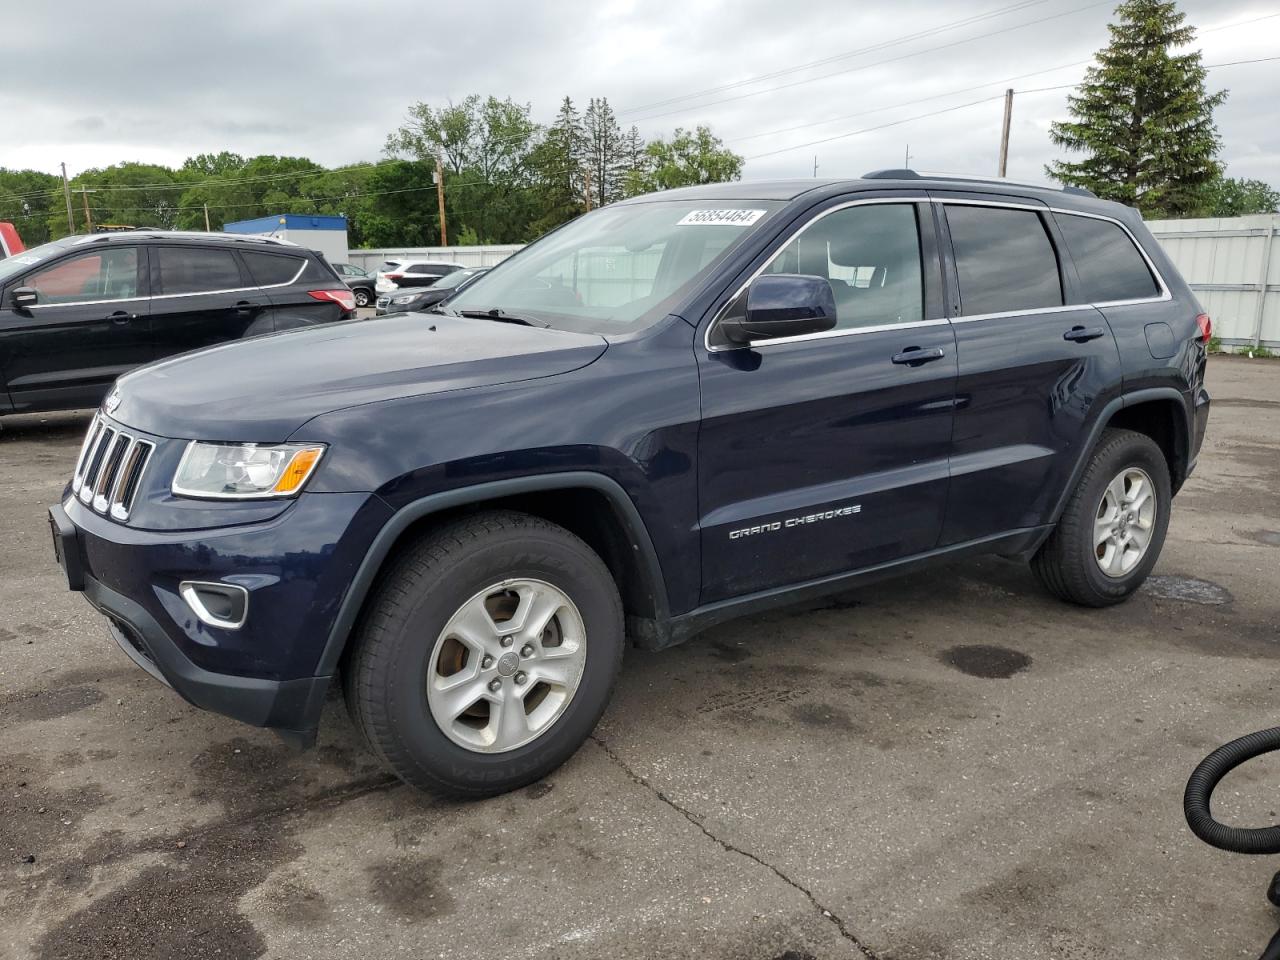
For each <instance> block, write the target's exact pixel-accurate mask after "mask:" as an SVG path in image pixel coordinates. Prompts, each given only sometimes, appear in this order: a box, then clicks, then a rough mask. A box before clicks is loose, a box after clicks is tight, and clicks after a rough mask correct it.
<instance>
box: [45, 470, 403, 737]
mask: <svg viewBox="0 0 1280 960" xmlns="http://www.w3.org/2000/svg"><path fill="white" fill-rule="evenodd" d="M389 514H390V510H389V508H387V507H386V505H385V504H384V503H382V501H381V500H379V499H378V498H377V497H370V496H368V495H366V494H310V495H308V494H304V495H303V496H302V497H300V498H299V499H298V500H297V501H296V502H294V503H292V504H290V506H289V508H288V509H287V510H286V511H285V512H284V513H283V514H281V515H280V516H279V517H276V518H273V519H272V520H270V521H268V522H265V523H257V524H248V525H244V526H241V527H231V528H220V529H214V530H195V531H185V532H182V533H170V532H153V531H140V530H135V529H132V528H129V527H127V526H124V525H121V524H118V523H115V522H113V521H110V520H108V519H106V518H104V517H101V516H98V515H97V514H94V513H93V512H92V511H90V510H88V509H86V508H84V507H83V505H82V504H80V502H79V501H77V500H75V499H68V500H66V501H64V502H63V503H61V504H57V505H55V506H53V507H51V508H50V509H49V521H50V526H51V527H52V532H53V536H54V544H55V551H56V553H57V554H58V559H59V561H60V563H61V565H62V567H63V569H64V570H65V571H66V574H67V584H68V587H69V588H70V589H72V590H79V591H81V592H83V593H84V595H85V598H86V599H87V600H88V601H89V603H90V604H92V606H93V607H94V608H95V609H97V610H98V611H99V612H100V613H102V614H103V615H104V616H105V617H106V618H107V624H108V629H109V631H110V633H111V635H112V636H113V637H114V638H115V640H116V642H117V643H118V644H119V645H120V648H121V649H122V650H123V651H124V652H125V653H126V654H127V655H128V656H129V658H130V659H131V660H133V661H134V663H136V664H137V665H138V666H139V667H141V668H142V669H144V670H146V671H147V673H149V674H151V675H152V676H153V677H155V678H156V679H157V680H160V681H161V682H162V683H164V684H166V685H167V686H169V687H171V688H173V690H174V691H176V692H177V693H178V694H179V695H180V696H182V697H183V699H185V700H187V701H188V702H189V703H191V704H194V705H195V706H197V707H201V708H203V709H205V710H212V711H214V712H216V713H221V714H224V715H226V716H229V717H232V718H234V719H236V720H240V721H242V722H244V723H248V724H252V725H254V726H259V727H270V728H272V729H273V730H275V731H276V732H278V733H280V734H281V735H282V736H284V737H285V738H286V739H288V740H290V741H292V742H295V743H298V744H300V745H302V746H308V745H310V744H311V743H312V742H314V739H315V731H316V728H317V726H318V724H319V720H320V712H321V709H322V707H323V705H324V699H325V694H326V691H327V690H328V687H329V683H330V681H331V680H332V676H331V675H330V674H328V673H322V672H320V671H319V670H318V669H317V667H318V664H319V661H320V656H321V654H322V652H323V648H324V645H325V643H326V641H327V639H328V636H329V632H330V628H331V627H332V625H333V623H334V621H335V619H336V615H337V611H338V608H339V605H340V601H341V598H342V596H343V595H344V594H345V592H346V586H347V584H348V583H349V582H350V579H351V577H352V576H353V575H354V572H355V569H356V567H357V566H358V565H359V562H360V560H361V559H363V556H364V553H365V551H366V550H367V549H368V545H369V543H370V542H371V541H372V538H373V536H374V535H375V534H376V532H377V530H378V529H380V528H381V525H382V523H383V522H385V519H386V517H387V516H388V515H389ZM189 579H195V580H202V581H222V582H227V583H234V584H236V585H242V586H244V587H246V588H247V589H248V593H249V611H248V616H247V618H246V621H245V624H244V626H243V627H241V628H239V629H224V628H219V627H215V626H211V625H208V624H206V623H203V622H201V621H200V620H199V618H198V617H197V616H196V615H195V613H194V612H193V611H192V610H191V609H190V607H188V606H187V605H186V603H185V601H183V600H182V598H181V597H180V595H179V594H178V592H177V584H178V583H179V582H180V580H189Z"/></svg>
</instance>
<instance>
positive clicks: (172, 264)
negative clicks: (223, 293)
mask: <svg viewBox="0 0 1280 960" xmlns="http://www.w3.org/2000/svg"><path fill="white" fill-rule="evenodd" d="M155 251H156V254H157V256H158V259H159V263H160V290H159V293H161V294H175V293H213V292H216V291H219V290H237V289H242V288H243V287H244V286H245V282H244V280H243V278H242V277H241V276H240V265H239V264H238V263H236V258H235V255H234V254H232V252H231V251H230V250H220V249H218V248H216V247H209V248H200V247H156V248H155Z"/></svg>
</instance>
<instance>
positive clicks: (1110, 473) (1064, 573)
mask: <svg viewBox="0 0 1280 960" xmlns="http://www.w3.org/2000/svg"><path fill="white" fill-rule="evenodd" d="M1129 467H1138V468H1140V469H1142V470H1144V471H1146V473H1147V475H1148V476H1149V477H1151V480H1152V483H1153V485H1154V488H1155V497H1156V515H1155V519H1154V524H1153V528H1152V532H1151V540H1150V543H1149V545H1148V547H1147V552H1146V553H1145V554H1144V555H1143V557H1142V559H1141V560H1140V561H1139V562H1138V564H1137V565H1136V566H1134V568H1133V569H1132V570H1130V571H1129V572H1128V573H1127V574H1125V575H1124V576H1121V577H1111V576H1108V575H1107V574H1105V573H1104V572H1103V571H1102V569H1101V568H1100V566H1099V564H1098V561H1097V560H1096V558H1095V556H1094V552H1093V551H1094V546H1093V526H1094V519H1095V517H1096V516H1097V510H1098V507H1099V504H1100V503H1101V502H1102V497H1103V494H1104V492H1105V491H1106V487H1107V484H1109V483H1110V482H1111V481H1112V480H1113V479H1114V478H1115V477H1116V476H1117V475H1118V474H1119V473H1120V472H1121V471H1123V470H1125V469H1127V468H1129ZM1172 503H1173V494H1172V491H1171V487H1170V483H1169V465H1168V463H1167V462H1166V460H1165V457H1164V453H1163V452H1162V451H1161V449H1160V447H1159V446H1157V445H1156V443H1155V441H1154V440H1152V439H1151V438H1150V437H1148V436H1147V435H1146V434H1143V433H1135V432H1134V431H1132V430H1119V429H1108V430H1105V431H1103V434H1102V438H1101V440H1099V441H1098V445H1097V447H1096V448H1094V451H1093V453H1092V454H1091V455H1090V457H1089V462H1088V464H1087V465H1086V466H1085V470H1084V474H1083V475H1082V476H1081V477H1080V482H1079V483H1077V484H1076V488H1075V490H1073V491H1072V492H1071V497H1070V498H1069V499H1068V500H1067V505H1066V507H1065V508H1064V509H1063V511H1062V516H1061V517H1060V518H1059V520H1058V524H1057V526H1056V527H1055V528H1054V530H1053V533H1052V534H1050V535H1049V539H1047V540H1046V541H1045V542H1044V544H1043V545H1042V546H1041V547H1040V549H1039V551H1038V552H1037V553H1036V555H1035V556H1034V557H1033V558H1032V560H1031V569H1032V570H1033V571H1035V574H1036V577H1037V578H1038V579H1039V580H1040V582H1041V583H1042V584H1044V586H1045V589H1047V590H1048V591H1049V592H1050V593H1052V594H1053V595H1054V596H1056V597H1058V598H1059V599H1061V600H1065V601H1067V602H1068V603H1076V604H1080V605H1081V606H1086V607H1106V606H1110V605H1111V604H1115V603H1119V602H1121V601H1122V600H1125V599H1127V598H1128V597H1129V596H1130V595H1131V594H1132V593H1133V592H1134V591H1135V590H1137V589H1138V587H1140V586H1142V582H1143V581H1144V580H1146V579H1147V575H1148V574H1149V573H1151V569H1152V568H1153V567H1154V566H1155V565H1156V561H1157V560H1158V559H1159V558H1160V549H1161V547H1163V546H1164V538H1165V533H1166V531H1167V530H1168V528H1169V511H1170V508H1171V506H1172Z"/></svg>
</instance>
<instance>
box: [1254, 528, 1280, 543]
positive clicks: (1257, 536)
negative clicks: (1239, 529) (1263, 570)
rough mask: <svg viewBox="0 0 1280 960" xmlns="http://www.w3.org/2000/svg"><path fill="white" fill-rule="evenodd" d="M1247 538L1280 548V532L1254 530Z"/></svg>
mask: <svg viewBox="0 0 1280 960" xmlns="http://www.w3.org/2000/svg"><path fill="white" fill-rule="evenodd" d="M1245 536H1247V537H1248V538H1249V539H1251V540H1257V541H1258V542H1259V543H1265V544H1266V545H1267V546H1269V547H1280V530H1252V531H1250V532H1249V533H1247V534H1245Z"/></svg>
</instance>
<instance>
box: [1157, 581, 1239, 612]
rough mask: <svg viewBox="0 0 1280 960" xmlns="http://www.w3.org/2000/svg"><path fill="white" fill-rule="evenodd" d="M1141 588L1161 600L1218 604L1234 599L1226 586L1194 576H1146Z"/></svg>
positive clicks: (1208, 604)
mask: <svg viewBox="0 0 1280 960" xmlns="http://www.w3.org/2000/svg"><path fill="white" fill-rule="evenodd" d="M1142 590H1143V592H1144V593H1149V594H1151V595H1152V596H1154V597H1160V598H1161V599H1162V600H1181V601H1182V602H1184V603H1200V604H1204V605H1206V606H1220V605H1221V604H1224V603H1230V602H1231V601H1232V600H1234V599H1235V598H1234V597H1232V596H1231V591H1229V590H1228V589H1227V588H1226V587H1220V586H1218V584H1216V583H1213V582H1211V581H1209V580H1197V579H1196V578H1195V577H1168V576H1164V577H1148V578H1147V582H1146V583H1144V584H1143V585H1142Z"/></svg>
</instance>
